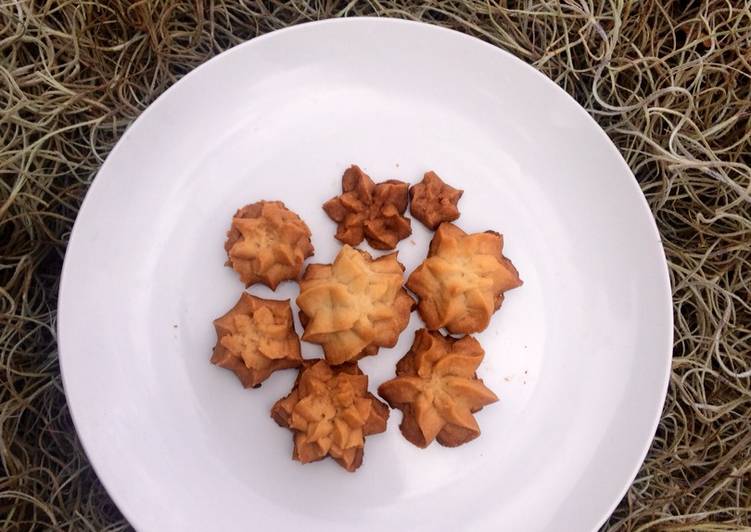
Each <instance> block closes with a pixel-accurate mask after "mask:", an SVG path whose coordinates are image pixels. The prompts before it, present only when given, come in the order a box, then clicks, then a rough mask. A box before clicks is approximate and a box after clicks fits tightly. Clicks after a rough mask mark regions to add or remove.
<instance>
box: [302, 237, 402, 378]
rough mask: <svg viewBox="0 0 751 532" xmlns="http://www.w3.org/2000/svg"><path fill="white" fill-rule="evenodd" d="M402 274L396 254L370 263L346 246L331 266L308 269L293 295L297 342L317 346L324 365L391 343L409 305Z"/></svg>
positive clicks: (389, 345) (371, 259) (359, 252)
mask: <svg viewBox="0 0 751 532" xmlns="http://www.w3.org/2000/svg"><path fill="white" fill-rule="evenodd" d="M403 272H404V266H402V265H401V264H400V263H399V261H397V260H396V253H391V254H389V255H384V256H382V257H378V258H377V259H373V258H372V257H371V256H370V255H369V254H368V253H366V252H364V251H360V250H357V249H354V248H352V247H350V246H347V245H345V246H343V247H342V249H341V250H340V251H339V254H338V255H337V256H336V259H335V260H334V262H333V264H311V265H309V266H308V267H307V269H306V270H305V274H304V275H303V278H302V280H301V281H300V295H299V296H298V297H297V305H298V306H299V307H300V321H301V322H302V324H303V326H304V327H305V332H304V333H303V336H302V338H303V340H305V341H308V342H312V343H314V344H320V345H321V346H323V351H324V353H325V355H326V360H327V361H328V362H329V363H330V364H341V363H343V362H347V361H349V360H356V359H358V358H360V357H362V356H365V355H374V354H376V353H377V352H378V348H379V347H393V346H394V345H396V341H397V339H398V338H399V334H400V333H401V332H402V331H403V330H404V328H405V327H406V326H407V322H409V315H410V312H412V308H413V307H414V304H415V302H414V300H413V299H412V298H411V297H410V296H409V294H408V293H407V291H406V290H405V289H404V287H403V282H404V275H403Z"/></svg>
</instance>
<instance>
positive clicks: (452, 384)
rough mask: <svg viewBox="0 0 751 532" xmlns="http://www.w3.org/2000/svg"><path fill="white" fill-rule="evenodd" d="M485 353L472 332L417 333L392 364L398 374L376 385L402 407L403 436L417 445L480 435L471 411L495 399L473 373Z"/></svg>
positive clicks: (459, 441)
mask: <svg viewBox="0 0 751 532" xmlns="http://www.w3.org/2000/svg"><path fill="white" fill-rule="evenodd" d="M483 356H484V351H483V350H482V347H480V343H479V342H478V341H477V340H475V339H474V338H472V337H471V336H464V337H463V338H461V339H456V338H452V337H451V336H443V335H441V333H439V332H436V331H427V330H425V329H420V330H418V331H417V332H416V333H415V341H414V343H413V344H412V347H411V348H410V350H409V352H408V353H407V354H406V355H405V356H404V357H403V358H402V359H401V360H399V362H398V363H397V364H396V378H395V379H392V380H390V381H386V382H384V383H383V384H381V385H380V386H379V387H378V394H379V395H380V396H381V397H383V398H384V399H385V400H386V401H387V402H388V403H389V405H391V407H393V408H397V409H399V410H401V411H402V423H401V425H399V429H400V430H401V431H402V434H403V435H404V437H405V438H407V440H409V441H410V442H412V443H413V444H415V445H417V446H418V447H427V446H428V445H430V443H431V442H432V441H433V440H434V439H437V440H438V443H440V444H441V445H445V446H446V447H456V446H458V445H462V444H464V443H467V442H468V441H471V440H473V439H475V438H477V437H478V436H479V435H480V427H479V426H478V424H477V420H475V416H474V413H475V412H477V411H478V410H480V409H482V407H483V406H486V405H489V404H491V403H494V402H496V401H497V400H498V397H496V395H495V394H494V393H493V392H492V391H490V390H489V389H488V388H487V387H486V386H485V385H484V384H483V382H482V380H480V379H478V378H477V374H476V373H475V371H476V370H477V367H478V366H479V365H480V362H482V359H483Z"/></svg>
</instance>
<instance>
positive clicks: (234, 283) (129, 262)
mask: <svg viewBox="0 0 751 532" xmlns="http://www.w3.org/2000/svg"><path fill="white" fill-rule="evenodd" d="M351 163H357V164H359V165H361V166H362V167H363V168H364V169H365V170H366V171H367V172H368V173H369V174H370V175H371V176H372V177H373V178H374V180H376V181H380V180H384V179H393V178H396V179H401V180H405V181H408V182H411V183H415V182H417V181H418V180H419V179H421V177H422V174H423V173H424V172H425V171H427V170H435V171H436V172H437V173H438V174H439V175H441V176H442V177H443V178H444V179H445V180H446V181H447V182H448V183H450V184H453V185H454V186H456V187H458V188H462V189H464V191H465V192H464V196H463V198H462V200H461V202H460V204H459V205H460V208H461V212H462V215H461V218H460V219H459V220H458V224H459V225H460V226H461V227H462V228H463V229H465V230H466V231H468V232H476V231H485V230H487V229H493V230H496V231H499V232H502V233H503V234H504V235H505V240H506V248H505V252H506V255H507V256H508V257H509V258H511V259H512V260H513V261H514V263H515V264H516V266H517V267H518V269H519V271H520V272H521V276H522V278H523V279H524V283H525V284H524V286H523V287H522V288H520V289H517V290H514V291H512V292H509V293H508V294H507V297H506V301H505V303H504V304H503V307H502V308H501V310H500V311H499V312H498V313H496V314H495V316H494V318H493V320H492V322H491V325H490V327H489V328H488V329H487V330H485V331H484V332H483V333H481V334H479V335H477V337H478V339H479V340H480V342H481V343H482V345H483V347H484V349H485V351H486V358H485V362H484V363H483V364H482V366H481V367H480V369H479V376H480V377H481V378H483V379H484V380H485V382H486V384H487V385H488V386H489V387H490V388H491V389H492V390H494V391H495V392H496V393H497V394H498V396H499V397H500V401H499V402H498V403H496V404H494V405H492V406H490V407H487V408H485V409H484V410H483V411H482V412H480V413H478V414H477V419H478V422H479V424H480V426H481V428H482V436H481V437H480V438H478V439H477V440H475V441H473V442H471V443H469V444H467V445H464V446H462V447H459V448H455V449H448V448H443V447H441V446H439V445H438V444H433V445H432V446H430V447H429V448H428V449H425V450H422V449H418V448H417V447H414V446H413V445H411V444H410V443H408V442H407V441H406V440H405V439H404V438H403V437H402V436H401V434H400V433H399V430H398V424H399V421H400V419H401V414H400V412H398V411H392V416H391V419H390V421H389V428H388V431H387V432H386V433H385V434H382V435H376V436H372V437H370V438H369V439H368V442H367V445H366V449H365V461H364V464H363V466H362V467H361V468H360V469H359V470H358V471H357V472H356V473H354V474H350V473H347V472H346V471H344V470H343V469H341V468H340V467H339V466H337V465H336V464H335V463H334V462H333V461H331V460H326V461H323V462H318V463H314V464H310V465H305V466H303V465H300V464H299V463H297V462H293V461H292V460H291V459H290V458H291V452H292V442H291V434H290V432H289V431H287V430H286V429H282V428H279V427H278V426H277V425H276V424H275V423H274V421H273V420H272V419H271V418H270V417H269V409H270V407H271V405H272V404H273V403H274V401H275V400H276V399H277V398H279V397H281V396H282V395H284V394H286V393H287V391H288V390H289V389H290V386H291V384H292V382H293V379H294V377H295V372H294V371H282V372H278V373H276V374H274V375H273V376H272V377H271V378H270V379H269V380H268V381H266V382H265V383H264V385H263V387H262V388H260V389H257V390H252V389H251V390H245V389H243V388H242V387H241V386H240V384H239V382H238V381H237V379H236V378H235V376H234V375H233V374H232V373H231V372H229V371H227V370H224V369H220V368H217V367H215V366H212V365H211V364H210V363H209V356H210V354H211V349H212V347H213V345H214V342H215V336H214V329H213V326H212V320H213V319H214V318H216V317H218V316H219V315H221V314H223V313H224V312H225V311H226V310H228V309H229V308H230V307H231V306H232V305H233V304H234V303H235V301H236V300H237V298H238V297H239V295H240V293H241V292H242V290H243V285H242V284H241V283H240V281H239V279H238V277H237V275H236V274H235V273H234V272H233V271H232V270H231V269H229V268H227V267H225V266H224V261H225V258H226V257H225V252H224V249H223V243H224V238H225V232H226V230H227V229H228V225H229V222H230V218H231V216H232V214H233V213H234V211H235V209H237V208H238V207H240V206H242V205H244V204H246V203H250V202H254V201H257V200H260V199H278V200H282V201H284V202H285V203H286V204H287V206H288V207H289V208H291V209H292V210H294V211H296V212H297V213H299V214H300V215H301V216H302V218H303V219H304V220H305V221H306V222H307V223H308V225H309V226H310V228H311V230H312V231H313V244H314V245H315V249H316V253H315V256H314V257H312V259H311V261H314V262H330V261H331V260H332V259H333V257H334V256H335V254H336V252H337V250H338V249H339V244H338V242H337V241H336V240H334V231H335V225H334V223H333V222H331V221H330V220H329V219H328V218H327V217H326V215H325V214H324V212H323V211H322V210H321V204H322V203H323V202H324V201H325V200H326V199H328V198H330V197H332V196H334V195H336V194H338V193H339V191H340V185H341V182H340V179H341V174H342V172H343V171H344V169H345V168H346V167H347V166H348V165H350V164H351ZM412 226H413V229H414V233H413V235H412V237H410V238H408V239H406V240H404V241H402V242H401V243H400V244H399V247H398V251H399V259H400V260H401V261H402V262H403V263H404V264H405V265H406V267H407V271H408V272H409V271H411V270H412V269H414V268H415V267H416V266H417V265H418V264H419V263H420V261H421V260H422V259H423V258H424V257H425V254H426V251H427V246H428V242H429V240H430V237H431V233H430V232H429V231H427V230H426V229H425V228H424V227H423V226H422V225H421V224H420V223H419V222H417V221H416V220H413V224H412ZM309 262H310V261H309ZM250 292H251V293H254V294H256V295H260V296H262V297H276V298H292V299H293V300H294V298H295V296H296V294H297V285H296V284H295V283H284V284H283V285H282V286H281V287H279V288H278V289H277V291H276V293H273V292H271V291H270V290H268V289H266V288H264V287H261V288H259V287H258V286H254V287H252V288H251V289H250ZM59 310H60V316H59V341H60V351H61V363H62V369H63V377H64V384H65V390H66V392H67V396H68V401H69V404H70V407H71V410H72V413H73V417H74V420H75V424H76V428H77V429H78V432H79V434H80V437H81V440H82V441H83V443H84V446H85V448H86V451H87V453H88V455H89V458H90V459H91V462H92V463H93V465H94V467H95V469H96V471H97V473H98V475H99V476H100V478H101V479H102V481H103V482H104V484H105V486H106V487H107V490H108V491H109V493H110V495H111V496H112V498H113V499H114V501H115V502H116V504H117V505H118V506H119V508H120V509H121V510H122V511H123V513H124V514H125V516H126V517H127V518H128V519H129V520H130V521H131V522H132V523H133V525H134V526H135V527H137V528H138V529H140V530H145V531H150V530H153V531H164V530H176V531H186V530H249V529H252V530H267V529H268V530H272V529H273V530H290V531H292V530H295V531H298V530H305V531H314V530H322V531H326V532H333V531H338V530H342V531H350V530H353V529H354V528H355V527H358V529H360V530H389V529H404V530H431V531H434V530H451V531H455V530H500V529H504V530H514V531H517V530H525V531H536V530H574V531H581V530H592V529H595V528H596V527H597V526H599V525H600V524H601V523H602V522H603V521H604V520H605V519H606V518H607V516H608V515H609V513H610V512H611V511H612V509H613V508H614V507H615V505H616V504H617V503H618V501H619V499H620V498H621V497H622V496H623V494H624V493H625V491H626V489H627V487H628V485H629V483H630V482H631V480H632V479H633V478H634V475H635V474H636V472H637V470H638V468H639V465H640V464H641V462H642V460H643V459H644V456H645V453H646V451H647V449H648V447H649V444H650V441H651V439H652V437H653V435H654V431H655V428H656V425H657V422H658V418H659V415H660V411H661V407H662V404H663V400H664V397H665V391H666V386H667V380H668V373H669V363H670V350H671V331H672V324H671V320H672V318H671V303H670V288H669V281H668V275H667V268H666V263H665V258H664V255H663V251H662V247H661V244H660V238H659V235H658V233H657V230H656V228H655V223H654V220H653V218H652V216H651V215H650V211H649V209H648V207H647V204H646V202H645V200H644V197H643V196H642V194H641V192H640V190H639V187H638V185H637V183H636V181H635V179H634V176H633V175H632V174H631V172H630V171H629V169H628V167H627V166H626V164H625V163H624V161H623V159H622V158H621V156H620V155H619V154H618V152H617V151H616V149H615V148H614V146H613V145H612V144H611V142H610V141H609V139H608V138H607V136H606V135H605V134H604V133H603V131H602V130H601V129H600V128H599V127H598V126H597V125H596V124H595V122H594V121H593V120H592V119H591V118H590V117H589V116H588V115H587V114H586V112H585V111H584V110H583V109H582V108H581V107H579V106H578V105H577V104H576V103H575V102H574V100H572V99H571V98H570V97H569V96H568V95H566V94H565V93H564V92H563V91H562V90H560V89H559V88H558V87H557V86H556V85H555V84H554V83H553V82H551V81H549V80H548V79H547V78H545V77H544V76H543V75H541V74H539V73H538V72H536V71H535V70H534V69H532V68H531V67H529V66H527V65H526V64H524V63H522V62H521V61H519V60H517V59H515V58H514V57H513V56H511V55H509V54H508V53H505V52H503V51H501V50H499V49H497V48H495V47H492V46H490V45H488V44H485V43H483V42H481V41H479V40H476V39H474V38H471V37H467V36H465V35H462V34H460V33H455V32H452V31H448V30H444V29H439V28H436V27H432V26H428V25H423V24H417V23H409V22H402V21H395V20H374V19H355V20H338V21H326V22H320V23H315V24H308V25H302V26H297V27H294V28H291V29H286V30H283V31H278V32H274V33H272V34H269V35H265V36H263V37H260V38H257V39H253V40H252V41H250V42H248V43H246V44H244V45H241V46H238V47H236V48H234V49H232V50H230V51H228V52H226V53H223V54H221V55H220V56H218V57H216V58H214V59H212V60H211V61H209V62H207V63H206V64H204V65H203V66H201V67H200V68H197V69H196V70H195V71H193V72H192V73H190V74H189V75H187V76H186V77H185V78H184V79H182V80H181V81H180V82H178V83H176V84H175V86H174V87H172V88H171V89H170V90H168V91H167V92H166V93H165V94H164V95H163V96H161V97H160V98H159V99H158V100H157V101H156V102H155V103H154V104H153V105H151V106H150V107H149V108H148V110H147V111H146V112H144V113H143V115H142V116H141V117H140V118H139V119H138V120H137V121H136V122H135V124H133V126H132V127H131V128H130V129H128V131H127V132H126V133H125V134H124V135H123V137H122V139H121V140H120V142H119V143H118V144H117V146H116V147H115V149H114V150H113V151H112V153H111V154H110V156H109V158H108V159H107V161H106V163H105V164H104V165H103V167H102V169H101V171H100V172H99V175H98V176H97V178H96V180H95V182H94V184H93V186H92V187H91V189H90V191H89V193H88V195H87V197H86V200H85V201H84V204H83V206H82V208H81V212H80V214H79V216H78V219H77V221H76V224H75V229H74V231H73V234H72V237H71V240H70V245H69V247H68V252H67V256H66V259H65V266H64V269H63V278H62V286H61V289H60V308H59ZM420 324H421V321H420V319H419V317H418V315H417V313H413V315H412V319H411V322H410V325H409V328H408V329H407V330H405V331H404V332H403V333H402V335H401V337H400V340H399V343H398V344H397V346H396V347H395V348H393V349H382V350H381V352H380V354H379V355H378V356H375V357H368V358H366V359H364V360H363V361H362V363H361V366H362V368H363V370H364V371H365V372H366V373H367V374H368V375H369V376H370V387H371V390H373V391H375V389H376V388H377V386H378V384H379V383H381V382H383V381H384V380H386V379H388V378H389V377H391V376H392V375H393V372H394V364H395V362H396V361H397V360H398V359H399V358H400V357H401V356H402V355H403V354H404V353H405V352H406V350H407V349H408V347H409V345H410V344H411V343H412V340H413V334H414V331H415V329H417V328H418V327H419V326H420ZM298 330H300V329H299V323H298ZM303 353H304V355H306V356H308V357H317V356H320V353H321V351H320V349H319V348H318V346H314V345H311V344H306V343H303Z"/></svg>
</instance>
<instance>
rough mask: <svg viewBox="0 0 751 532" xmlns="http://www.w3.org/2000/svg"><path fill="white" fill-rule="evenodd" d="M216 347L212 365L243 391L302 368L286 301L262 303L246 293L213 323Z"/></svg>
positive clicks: (296, 338)
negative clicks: (281, 372)
mask: <svg viewBox="0 0 751 532" xmlns="http://www.w3.org/2000/svg"><path fill="white" fill-rule="evenodd" d="M214 327H215V328H216V345H215V346H214V353H213V354H212V355H211V362H212V363H214V364H216V365H217V366H220V367H222V368H227V369H230V370H232V371H234V372H235V374H236V375H237V377H238V378H239V379H240V382H242V384H243V386H245V387H246V388H250V387H255V386H258V385H259V384H261V383H262V382H263V381H265V380H266V379H267V378H268V377H269V375H271V374H272V373H273V372H275V371H276V370H279V369H286V368H294V367H297V366H299V365H300V364H302V357H301V356H300V339H299V338H298V337H297V333H295V325H294V322H293V321H292V308H291V307H290V304H289V300H288V299H287V300H285V301H278V300H273V299H262V298H260V297H255V296H252V295H250V294H248V293H246V292H243V294H242V295H241V296H240V300H239V301H238V302H237V303H236V304H235V306H234V307H232V309H231V310H230V311H229V312H227V313H226V314H225V315H224V316H222V317H221V318H218V319H216V320H214Z"/></svg>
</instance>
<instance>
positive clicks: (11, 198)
mask: <svg viewBox="0 0 751 532" xmlns="http://www.w3.org/2000/svg"><path fill="white" fill-rule="evenodd" d="M375 14H378V15H384V16H391V17H400V18H409V19H415V20H423V21H428V22H431V23H434V24H439V25H443V26H448V27H452V28H455V29H458V30H460V31H463V32H466V33H469V34H472V35H476V36H478V37H479V38H481V39H484V40H486V41H488V42H491V43H493V44H495V45H497V46H499V47H501V48H504V49H506V50H509V51H511V52H513V53H514V54H516V55H518V56H519V57H521V58H522V59H524V60H525V61H527V62H529V63H531V64H533V65H534V66H535V67H537V68H538V69H540V70H541V71H543V72H544V73H545V74H547V75H548V76H550V77H551V78H552V79H554V80H555V81H556V82H557V83H558V84H559V85H560V86H562V87H563V88H564V89H565V90H567V91H568V92H569V93H571V94H572V95H573V96H574V97H575V98H576V99H577V100H578V101H579V102H580V103H581V104H582V105H583V106H584V107H585V108H586V109H587V110H588V111H589V112H590V113H591V114H592V115H593V116H594V117H595V119H596V120H597V121H598V122H599V123H600V124H601V125H602V127H603V128H604V129H605V130H606V131H607V132H608V134H609V135H610V137H611V138H612V139H613V141H614V142H615V144H616V145H617V146H618V147H619V149H620V150H621V153H623V155H624V157H625V158H626V160H627V161H628V163H629V164H630V166H631V168H632V169H633V171H634V173H635V174H636V175H637V177H638V179H639V182H640V184H641V187H642V189H643V191H644V193H645V195H646V197H647V199H648V200H649V204H650V206H651V208H652V210H653V212H654V215H655V217H656V219H657V222H658V225H659V228H660V232H661V234H662V238H663V241H664V244H665V249H666V253H667V257H668V261H669V263H670V272H671V277H672V281H673V286H674V289H673V298H674V303H675V317H676V321H675V338H676V340H675V350H674V359H673V373H672V378H671V382H670V390H669V395H668V400H667V404H666V406H665V412H664V415H663V418H662V422H661V423H660V427H659V431H658V434H657V437H656V439H655V441H654V444H653V446H652V449H651V451H650V453H649V457H648V459H647V461H646V463H645V464H644V466H643V467H642V469H641V471H640V473H639V475H638V478H637V479H636V481H635V482H634V484H633V486H632V487H631V489H630V491H629V493H628V496H627V497H626V498H625V499H624V500H623V501H622V503H621V504H620V506H619V507H618V509H617V510H616V512H615V513H614V515H613V516H612V518H611V519H610V522H609V523H608V525H607V528H609V529H611V530H617V531H622V530H703V531H706V530H717V531H719V530H737V529H740V528H741V527H744V526H747V525H748V523H749V522H751V289H750V288H749V287H750V286H751V168H750V166H751V141H750V139H751V127H750V124H751V93H750V90H751V89H750V87H751V64H750V63H751V3H750V2H749V1H748V0H745V1H743V0H706V1H703V2H699V1H688V0H683V1H678V0H643V1H636V0H609V1H605V0H601V1H595V0H561V1H554V0H538V1H532V0H521V1H517V2H511V1H508V2H500V3H495V2H486V1H479V0H475V1H467V2H459V1H453V0H434V1H425V2H410V1H406V0H395V1H382V2H379V1H370V2H354V1H353V2H350V3H343V2H334V1H331V2H329V1H318V2H311V3H303V2H299V1H295V2H289V3H287V2H282V1H281V0H272V1H268V2H263V3H257V4H256V3H252V2H249V1H245V2H240V1H226V2H225V1H222V0H215V1H209V0H205V1H197V2H190V1H188V0H164V1H145V0H140V1H136V2H127V1H103V0H89V1H85V0H77V1H52V0H50V1H47V2H44V1H20V2H8V0H0V109H1V111H0V139H1V140H0V177H1V179H0V250H1V251H0V324H1V325H2V329H1V330H0V372H2V377H0V442H1V447H0V459H1V460H2V462H1V464H2V471H0V474H1V475H2V476H0V526H2V527H3V528H4V529H8V530H28V529H32V528H40V529H48V528H53V529H74V530H86V529H91V530H120V529H123V528H127V527H128V525H127V523H125V522H124V520H123V519H122V517H121V516H120V514H119V513H118V511H117V509H116V508H115V507H114V505H113V504H112V503H111V502H110V500H109V498H108V497H107V495H106V493H105V492H104V490H103V489H102V488H101V486H100V484H99V482H98V480H97V479H96V477H95V475H94V474H93V473H92V470H91V468H90V466H89V464H88V462H87V460H86V458H85V456H84V454H83V452H82V450H81V447H80V445H79V443H78V441H77V439H76V436H75V432H74V430H73V427H72V425H71V421H70V416H69V413H68V410H67V407H66V403H65V399H64V396H63V391H62V388H61V384H60V375H59V370H58V362H57V351H56V345H55V309H56V298H57V287H58V275H59V272H60V266H61V263H62V259H63V255H64V252H65V243H66V241H67V238H68V235H69V233H70V230H71V226H72V223H73V220H74V218H75V216H76V211H77V208H78V206H79V204H80V202H81V199H82V198H83V195H84V193H85V191H86V188H87V186H88V184H89V183H90V182H91V180H92V179H93V177H94V175H95V174H96V172H97V169H98V168H99V166H100V164H101V163H102V160H103V159H104V157H105V156H106V155H107V153H108V151H109V150H110V149H111V147H112V146H113V144H114V142H115V141H116V140H117V139H118V137H119V136H120V135H121V134H122V132H123V130H124V128H125V127H126V126H127V125H128V124H129V123H131V122H132V121H133V120H134V119H135V118H136V117H137V116H138V114H139V113H140V112H141V111H142V110H143V109H144V108H145V107H146V106H147V105H148V104H149V103H150V102H151V101H152V100H153V99H154V98H155V97H156V96H157V95H158V94H160V93H161V92H162V91H163V90H164V89H166V88H167V87H169V86H170V85H171V84H172V83H173V82H174V81H175V80H177V79H178V78H180V76H182V75H183V74H185V73H186V72H188V71H190V70H191V69H192V68H194V67H196V66H198V65H199V64H201V63H203V62H204V61H206V60H207V59H208V58H210V57H211V56H213V55H215V54H217V53H219V52H221V51H222V50H226V49H227V48H229V47H231V46H233V45H235V44H238V43H241V42H243V41H245V40H247V39H249V38H252V37H254V36H256V35H259V34H262V33H266V32H268V31H271V30H274V29H278V28H282V27H284V26H288V25H291V24H296V23H300V22H304V21H309V20H316V19H321V18H328V17H335V16H352V15H375Z"/></svg>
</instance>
